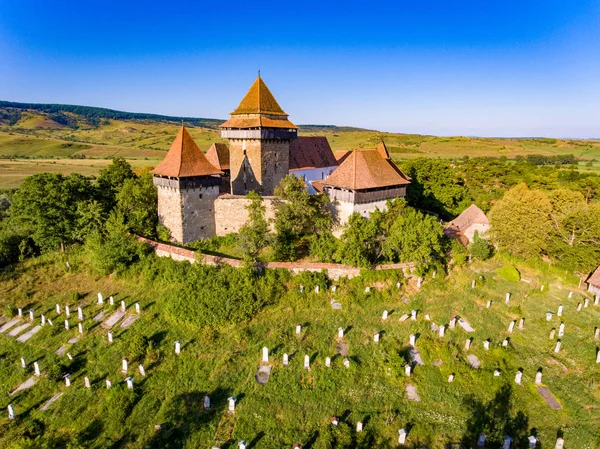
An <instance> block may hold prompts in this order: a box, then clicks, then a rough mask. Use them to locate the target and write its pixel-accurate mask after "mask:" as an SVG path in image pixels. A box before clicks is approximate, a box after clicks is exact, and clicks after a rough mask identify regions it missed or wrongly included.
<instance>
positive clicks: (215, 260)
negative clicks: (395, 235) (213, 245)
mask: <svg viewBox="0 0 600 449" xmlns="http://www.w3.org/2000/svg"><path fill="white" fill-rule="evenodd" d="M138 240H140V241H142V242H145V243H147V244H148V245H150V246H151V247H152V248H153V249H154V252H155V253H156V255H157V256H159V257H171V258H172V259H173V260H177V261H188V262H190V263H195V262H200V263H204V264H207V265H218V264H227V265H231V266H232V267H236V268H239V267H241V266H242V262H241V261H239V260H237V259H230V258H227V257H217V256H210V255H208V254H201V253H196V252H194V251H191V250H189V249H184V248H179V247H177V246H173V245H167V244H164V243H158V242H155V241H153V240H149V239H146V238H144V237H138ZM262 266H263V267H264V268H270V269H276V268H279V269H285V270H289V271H291V272H293V273H294V274H297V273H301V272H303V271H312V272H318V271H322V270H327V276H328V277H329V279H331V280H333V281H337V280H338V279H339V278H341V277H347V278H348V279H351V278H353V277H356V276H359V275H360V268H356V267H351V266H349V265H342V264H336V263H312V262H267V263H264V264H262ZM413 267H414V264H412V263H396V264H386V265H377V266H375V267H374V269H375V270H403V271H404V272H405V273H406V274H407V273H408V271H409V270H411V269H412V268H413Z"/></svg>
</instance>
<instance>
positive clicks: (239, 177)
mask: <svg viewBox="0 0 600 449" xmlns="http://www.w3.org/2000/svg"><path fill="white" fill-rule="evenodd" d="M229 165H230V167H231V193H232V194H234V195H245V194H246V193H248V192H250V191H251V190H254V191H255V192H257V193H259V194H261V195H264V196H269V195H273V193H274V189H275V187H276V186H277V185H279V182H280V181H281V179H282V178H283V177H284V176H285V175H287V174H288V172H289V167H290V142H289V141H287V140H262V139H229ZM244 166H245V167H246V169H245V170H244Z"/></svg>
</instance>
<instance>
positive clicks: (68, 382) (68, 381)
mask: <svg viewBox="0 0 600 449" xmlns="http://www.w3.org/2000/svg"><path fill="white" fill-rule="evenodd" d="M70 386H71V375H70V374H67V375H66V376H65V387H70Z"/></svg>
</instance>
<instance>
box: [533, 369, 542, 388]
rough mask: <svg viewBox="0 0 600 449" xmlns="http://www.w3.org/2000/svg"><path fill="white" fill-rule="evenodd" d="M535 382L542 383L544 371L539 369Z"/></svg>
mask: <svg viewBox="0 0 600 449" xmlns="http://www.w3.org/2000/svg"><path fill="white" fill-rule="evenodd" d="M535 384H536V385H542V372H541V371H538V372H537V373H535Z"/></svg>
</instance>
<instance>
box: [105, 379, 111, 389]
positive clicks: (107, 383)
mask: <svg viewBox="0 0 600 449" xmlns="http://www.w3.org/2000/svg"><path fill="white" fill-rule="evenodd" d="M110 387H112V382H111V381H110V380H108V379H106V389H109V388H110Z"/></svg>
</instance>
